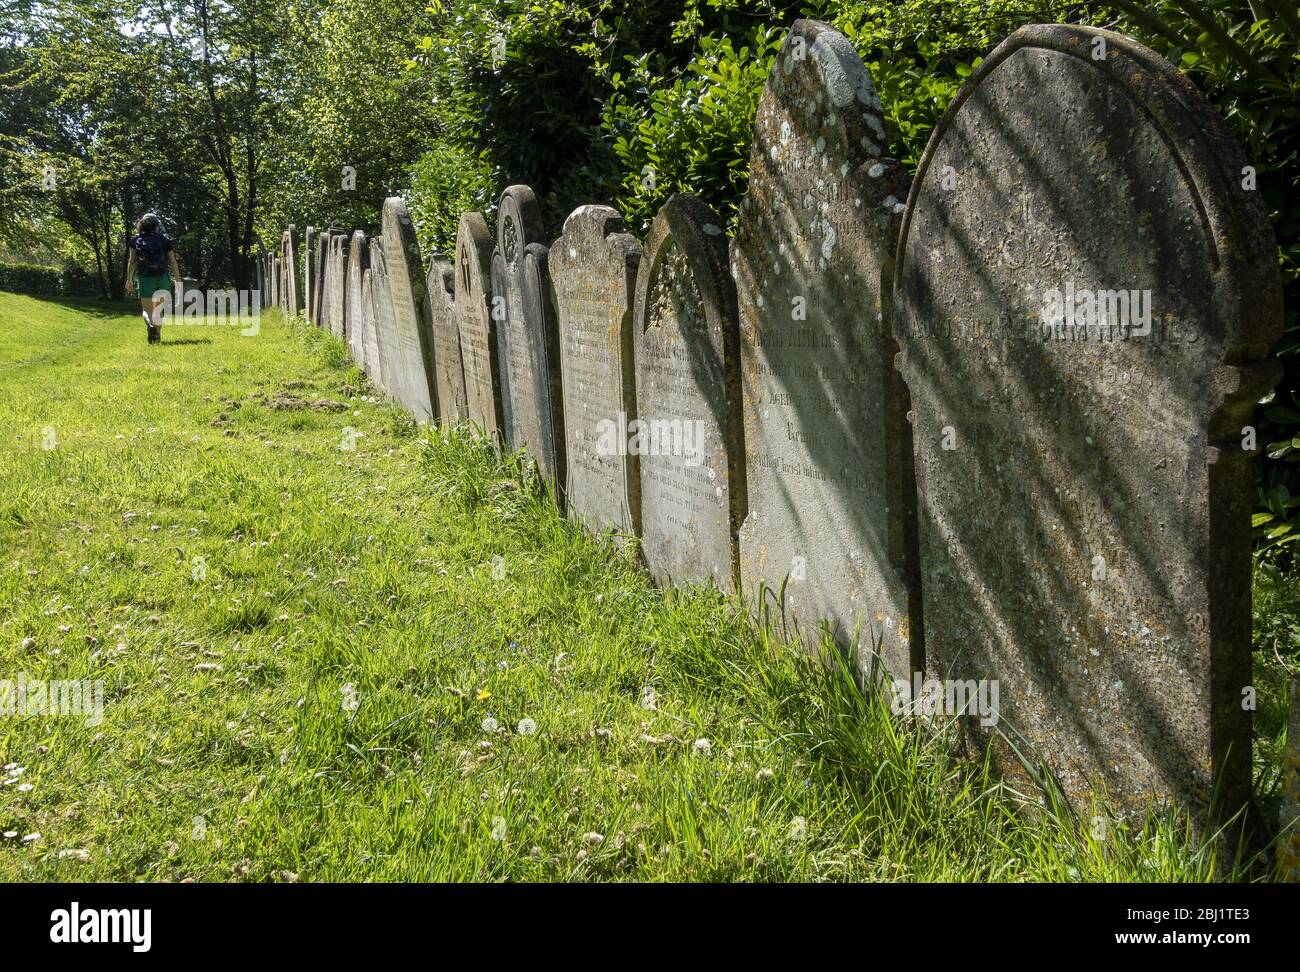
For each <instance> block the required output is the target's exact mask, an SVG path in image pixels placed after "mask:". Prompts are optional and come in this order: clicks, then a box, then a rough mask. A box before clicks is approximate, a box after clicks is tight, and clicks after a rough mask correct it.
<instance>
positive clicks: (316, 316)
mask: <svg viewBox="0 0 1300 972" xmlns="http://www.w3.org/2000/svg"><path fill="white" fill-rule="evenodd" d="M329 246H330V233H329V230H328V229H323V230H321V231H320V233H319V234H317V236H316V252H315V253H314V254H313V259H314V260H315V264H314V267H315V290H314V294H315V297H314V300H313V305H312V314H313V316H312V320H311V322H312V324H314V325H316V327H319V328H327V327H328V326H329V325H328V323H327V321H326V317H325V299H326V292H327V290H328V283H329V279H328V277H329V275H328V274H327V273H326V270H327V269H328V267H329Z"/></svg>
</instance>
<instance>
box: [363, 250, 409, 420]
mask: <svg viewBox="0 0 1300 972" xmlns="http://www.w3.org/2000/svg"><path fill="white" fill-rule="evenodd" d="M370 285H371V296H372V298H373V300H374V304H375V346H376V349H377V351H378V355H377V356H378V359H379V374H380V376H381V378H380V382H381V387H382V388H383V390H384V394H386V395H388V396H389V397H390V398H393V399H396V400H398V401H401V398H400V396H399V394H398V388H399V387H400V386H401V380H402V358H401V354H402V349H401V344H400V342H399V341H398V337H397V320H396V318H395V317H394V316H393V298H392V294H391V293H390V291H389V286H388V254H387V246H386V244H385V240H384V238H383V236H382V234H381V235H380V236H378V237H376V238H375V239H373V240H371V241H370Z"/></svg>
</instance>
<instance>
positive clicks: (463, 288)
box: [455, 213, 504, 439]
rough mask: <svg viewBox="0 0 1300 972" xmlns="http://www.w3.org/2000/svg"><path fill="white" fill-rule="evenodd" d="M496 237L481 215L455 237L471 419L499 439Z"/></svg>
mask: <svg viewBox="0 0 1300 972" xmlns="http://www.w3.org/2000/svg"><path fill="white" fill-rule="evenodd" d="M491 267H492V235H491V234H490V233H488V228H487V221H486V220H484V219H483V214H482V213H465V214H464V215H463V216H461V218H460V226H459V227H458V228H457V232H456V300H455V312H456V328H457V330H458V331H459V332H460V356H461V365H462V366H463V368H464V372H465V412H466V417H467V418H468V419H469V421H470V422H472V423H473V424H474V425H476V426H478V428H479V429H480V430H481V431H482V432H483V434H484V435H486V436H487V437H488V438H491V439H497V438H498V437H499V436H500V434H501V428H502V426H503V425H504V421H503V420H502V417H501V394H500V382H499V378H498V370H497V335H496V325H495V322H494V321H493V320H492V306H491V303H492V294H491V274H492V269H491Z"/></svg>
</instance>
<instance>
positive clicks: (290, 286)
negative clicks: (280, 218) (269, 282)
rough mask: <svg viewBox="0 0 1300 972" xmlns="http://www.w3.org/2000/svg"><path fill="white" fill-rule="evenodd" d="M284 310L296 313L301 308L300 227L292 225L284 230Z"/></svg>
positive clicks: (288, 312) (290, 313)
mask: <svg viewBox="0 0 1300 972" xmlns="http://www.w3.org/2000/svg"><path fill="white" fill-rule="evenodd" d="M284 278H285V293H284V310H285V313H286V314H289V315H294V314H297V313H298V310H299V306H300V305H299V298H298V228H297V227H296V226H293V225H290V226H289V228H288V229H287V230H285V231H284Z"/></svg>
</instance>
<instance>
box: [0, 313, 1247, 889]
mask: <svg viewBox="0 0 1300 972" xmlns="http://www.w3.org/2000/svg"><path fill="white" fill-rule="evenodd" d="M165 341H166V342H167V343H164V344H163V345H161V346H159V347H149V346H147V345H146V344H145V341H144V333H143V326H142V325H141V324H140V322H139V320H138V319H137V318H135V317H133V316H132V315H131V314H130V313H129V312H119V309H118V308H109V309H107V310H106V309H104V307H103V305H100V304H96V303H93V302H86V303H82V304H77V303H66V302H65V303H52V302H42V301H36V300H31V299H27V298H23V297H17V296H13V295H8V294H0V429H2V430H4V441H3V443H2V444H0V481H2V482H3V484H4V489H3V491H0V540H2V541H3V543H2V545H0V551H2V553H3V555H2V556H0V678H4V677H8V678H13V677H15V673H17V672H23V673H26V675H27V676H28V677H29V678H36V679H41V678H45V679H53V678H62V679H69V678H78V679H79V678H86V679H102V680H103V681H104V682H105V684H106V696H107V701H106V706H105V712H104V720H103V722H102V724H100V725H87V724H86V720H85V719H84V718H80V717H74V716H61V717H45V716H33V717H27V718H21V719H20V718H14V717H10V718H5V719H0V763H6V764H10V763H12V764H17V765H18V766H21V767H22V768H23V772H22V773H21V775H20V776H18V777H17V780H18V782H16V783H11V784H8V785H4V786H0V832H3V831H16V832H17V833H18V834H19V838H14V839H7V840H0V880H105V879H116V880H146V881H180V880H187V879H192V880H196V881H225V880H249V881H266V880H292V879H295V876H296V879H301V880H304V881H306V880H311V881H323V880H430V879H431V880H589V879H596V880H617V879H633V880H797V881H805V880H807V881H813V880H818V881H820V880H855V881H895V880H927V879H942V880H948V879H953V880H968V881H976V880H978V881H987V880H1060V881H1075V880H1085V881H1090V880H1106V881H1108V880H1207V879H1211V878H1212V877H1213V876H1215V875H1216V873H1217V874H1218V875H1220V876H1222V875H1223V874H1224V873H1225V868H1226V867H1227V865H1225V862H1224V861H1223V860H1222V859H1218V860H1216V859H1215V855H1214V853H1213V852H1212V851H1211V850H1210V849H1209V845H1205V846H1197V845H1196V844H1195V843H1194V842H1193V841H1192V840H1191V839H1190V838H1189V837H1188V832H1187V830H1186V829H1184V828H1182V827H1180V826H1179V825H1177V824H1176V823H1174V822H1173V821H1172V819H1171V817H1170V816H1168V815H1162V816H1161V815H1157V816H1153V817H1149V818H1147V819H1146V820H1144V821H1132V822H1128V823H1121V822H1118V821H1112V822H1111V824H1110V826H1108V827H1107V828H1106V833H1105V836H1104V837H1094V835H1093V834H1094V831H1093V826H1092V825H1091V824H1090V823H1088V822H1087V821H1083V822H1080V821H1077V820H1076V819H1075V818H1074V817H1073V816H1072V815H1071V814H1070V813H1069V811H1068V810H1065V809H1063V808H1061V807H1060V806H1059V805H1057V804H1053V803H1052V802H1051V801H1050V800H1049V801H1047V803H1046V804H1045V805H1044V804H1043V802H1042V801H1041V800H1040V799H1039V796H1038V795H1037V794H1034V795H1030V796H1027V797H1025V798H1021V797H1019V796H1017V794H1015V793H1012V792H1010V791H1009V790H1007V789H1005V788H1003V787H1001V786H999V785H995V784H994V783H993V782H991V780H990V777H989V774H988V773H987V771H986V769H985V768H984V767H983V766H981V765H978V764H974V763H971V762H969V761H967V760H965V759H964V758H962V757H960V756H958V755H956V752H957V749H956V747H955V746H954V739H953V735H952V733H951V731H950V730H946V731H945V730H940V731H934V730H926V729H920V728H917V727H915V726H912V725H910V724H908V723H906V722H903V721H900V720H898V719H895V718H894V717H891V715H890V714H889V711H888V706H887V704H886V702H884V701H883V700H882V698H881V697H880V696H879V695H878V694H875V693H873V694H870V695H867V696H864V695H863V693H862V692H861V691H859V690H858V688H857V687H856V686H855V685H854V684H853V682H852V679H851V678H849V677H848V675H847V674H846V673H845V672H844V671H843V670H842V668H840V667H838V666H836V665H821V664H817V663H814V662H813V661H811V660H809V658H808V657H807V656H806V655H805V654H804V653H802V652H799V651H796V650H792V649H789V648H786V647H783V646H781V645H780V644H778V643H777V642H776V641H775V639H773V638H772V637H771V636H770V635H769V634H768V632H767V631H765V630H763V629H762V628H760V627H758V626H756V625H754V624H751V623H749V622H748V621H747V620H746V619H745V618H744V617H741V616H739V615H738V614H737V612H736V609H734V608H733V607H732V606H731V605H729V604H728V603H727V602H726V601H725V600H724V599H723V598H722V597H721V596H720V595H718V594H716V593H715V592H710V591H707V590H696V591H687V592H678V593H671V594H666V593H662V592H659V591H656V590H655V589H654V588H653V587H652V586H651V585H650V584H649V583H648V581H647V579H646V577H645V575H644V574H643V573H642V572H641V571H639V570H638V569H636V568H635V567H634V566H633V565H632V564H630V563H629V561H628V560H627V557H626V556H625V555H624V554H622V553H620V552H619V551H618V550H617V549H616V548H615V547H614V546H613V545H612V544H611V543H609V542H608V541H605V540H602V539H599V538H592V537H589V536H586V535H584V534H583V533H582V532H581V531H579V530H576V529H575V528H573V527H572V526H571V525H570V524H568V523H567V522H566V521H565V520H564V519H563V518H562V517H560V516H559V515H558V514H557V513H556V512H555V511H554V509H553V508H552V506H551V505H550V503H549V502H548V500H547V499H546V497H545V496H544V494H543V493H542V491H541V490H540V489H539V488H538V486H537V484H536V483H535V482H532V481H530V480H529V478H528V476H527V475H526V474H525V473H524V471H523V470H522V467H521V465H520V464H519V463H518V462H517V461H516V460H515V459H513V458H511V457H505V458H501V457H498V456H496V455H494V454H493V453H492V452H491V451H490V450H488V449H487V448H485V447H483V446H481V445H478V444H476V443H474V442H472V441H470V440H468V439H467V438H465V437H464V436H463V435H461V434H458V433H446V434H444V433H442V432H438V431H432V432H430V431H426V430H422V429H419V428H417V427H415V426H414V425H413V424H412V423H411V422H410V421H408V420H407V419H406V418H404V417H403V415H402V414H401V413H400V412H399V411H398V410H397V409H395V408H394V407H392V406H391V405H388V404H385V403H383V402H379V401H376V400H375V399H374V398H373V397H372V392H371V390H370V389H369V387H368V386H367V385H366V383H365V380H364V379H363V378H362V376H361V375H360V374H359V373H358V372H357V371H356V370H355V369H354V368H352V367H351V366H350V365H349V364H348V362H347V359H346V354H345V352H344V350H343V348H342V346H341V345H340V344H339V343H337V342H335V341H333V340H332V339H331V338H329V337H327V336H324V335H322V334H321V333H320V332H318V331H314V330H311V329H308V328H305V327H301V326H295V325H293V324H291V323H285V322H282V321H281V320H280V318H279V315H278V314H276V313H274V312H271V313H268V314H266V315H264V318H263V326H262V330H261V332H260V334H258V335H257V336H256V337H241V336H240V335H239V334H238V332H237V331H236V330H234V329H233V328H194V327H171V328H169V329H168V330H167V331H166V336H165ZM178 341H184V342H204V343H176V342H178ZM208 342H210V343H208ZM47 430H53V433H52V434H53V440H48V439H47ZM349 430H354V431H353V432H349ZM47 442H50V443H52V444H54V445H56V448H51V449H46V448H44V447H43V446H44V445H45V444H47ZM348 444H354V445H355V449H352V450H349V449H346V448H342V446H345V445H348ZM502 568H503V571H502ZM647 689H651V690H653V701H651V700H650V699H649V698H648V696H647ZM488 719H492V720H495V723H496V725H497V726H498V728H496V729H495V730H493V729H491V725H492V724H491V723H486V725H485V720H488ZM524 720H531V723H532V724H533V725H535V732H532V733H529V732H526V731H524V730H525V729H526V728H527V727H528V723H525V721H524ZM697 740H707V744H705V743H703V742H700V743H697ZM13 776H14V774H13V772H12V771H10V772H8V773H6V774H5V778H7V779H8V778H13ZM24 784H30V788H27V787H26V786H24ZM32 833H39V834H41V837H40V839H39V840H34V841H31V842H28V843H22V842H21V839H20V838H21V836H24V835H28V834H32ZM595 835H599V836H598V837H597V836H595ZM61 851H76V852H81V851H84V852H85V853H84V854H80V853H77V854H62V855H61V854H60V852H61ZM83 858H84V859H83Z"/></svg>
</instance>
